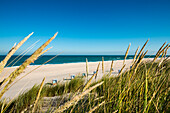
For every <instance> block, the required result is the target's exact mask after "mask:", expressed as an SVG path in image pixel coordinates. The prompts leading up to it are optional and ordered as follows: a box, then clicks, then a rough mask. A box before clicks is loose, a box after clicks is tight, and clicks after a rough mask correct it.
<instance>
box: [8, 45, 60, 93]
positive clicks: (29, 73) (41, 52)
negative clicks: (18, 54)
mask: <svg viewBox="0 0 170 113" xmlns="http://www.w3.org/2000/svg"><path fill="white" fill-rule="evenodd" d="M51 48H52V47H50V48H48V49H46V50H44V51H43V52H41V53H40V54H41V55H42V54H44V53H45V52H47V51H48V50H50V49H51ZM41 55H39V56H41ZM57 56H58V55H56V56H54V57H53V58H51V59H49V60H48V61H46V62H44V63H43V64H46V63H48V62H49V61H51V60H52V59H54V58H56V57H57ZM43 64H42V65H43ZM42 65H39V66H38V67H36V68H35V69H33V70H31V71H30V72H28V73H27V74H25V75H24V76H22V77H21V78H19V79H18V80H16V81H15V82H14V83H13V84H12V85H11V86H9V87H8V88H7V90H9V89H10V88H11V87H12V86H13V85H14V84H16V83H17V82H18V81H19V80H21V79H23V78H24V77H25V76H27V75H28V74H30V73H32V72H33V71H35V70H36V69H38V68H40V67H41V66H42Z"/></svg>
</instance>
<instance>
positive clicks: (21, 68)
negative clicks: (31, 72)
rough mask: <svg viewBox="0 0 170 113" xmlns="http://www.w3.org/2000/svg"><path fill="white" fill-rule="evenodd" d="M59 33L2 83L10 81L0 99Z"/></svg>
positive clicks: (0, 94)
mask: <svg viewBox="0 0 170 113" xmlns="http://www.w3.org/2000/svg"><path fill="white" fill-rule="evenodd" d="M57 34H58V32H57V33H56V34H54V36H53V37H51V38H50V39H49V40H48V41H47V42H45V43H44V44H43V45H42V46H41V47H40V48H38V49H37V50H36V51H35V52H34V53H33V54H32V55H31V56H30V57H29V58H28V59H27V60H26V61H25V62H24V63H23V64H22V65H20V66H19V67H18V68H17V69H16V70H15V71H13V72H12V73H11V74H10V75H9V76H8V77H7V78H6V79H5V80H4V81H3V83H2V85H4V84H5V83H6V82H7V81H8V80H9V81H8V83H7V84H6V86H5V87H4V89H3V90H2V91H1V93H0V98H1V97H2V96H3V94H4V93H5V92H6V90H7V88H8V87H9V85H10V84H11V83H12V82H13V81H14V80H15V78H16V77H17V76H19V75H20V73H22V72H23V71H24V69H25V68H26V67H27V66H28V65H29V64H30V63H33V62H34V61H35V60H36V59H37V58H38V57H39V54H40V53H41V52H42V50H43V49H44V48H45V47H46V46H47V45H48V44H49V43H50V42H51V41H52V40H53V39H54V38H55V37H56V36H57Z"/></svg>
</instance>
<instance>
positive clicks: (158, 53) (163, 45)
mask: <svg viewBox="0 0 170 113" xmlns="http://www.w3.org/2000/svg"><path fill="white" fill-rule="evenodd" d="M165 44H166V42H164V43H163V45H162V46H161V47H160V48H159V50H158V51H157V53H156V56H157V55H158V54H159V52H160V51H161V50H162V48H163V47H164V46H165Z"/></svg>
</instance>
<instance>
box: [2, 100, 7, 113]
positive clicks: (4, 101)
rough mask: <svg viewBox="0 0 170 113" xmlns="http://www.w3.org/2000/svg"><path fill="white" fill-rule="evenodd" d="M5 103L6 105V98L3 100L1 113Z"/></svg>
mask: <svg viewBox="0 0 170 113" xmlns="http://www.w3.org/2000/svg"><path fill="white" fill-rule="evenodd" d="M5 103H6V98H5V99H4V100H3V103H2V107H1V113H3V111H4V106H5Z"/></svg>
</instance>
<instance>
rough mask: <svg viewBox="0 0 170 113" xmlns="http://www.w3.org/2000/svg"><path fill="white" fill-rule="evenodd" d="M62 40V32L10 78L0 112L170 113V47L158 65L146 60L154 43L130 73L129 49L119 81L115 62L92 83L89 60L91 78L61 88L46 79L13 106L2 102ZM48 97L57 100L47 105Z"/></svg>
mask: <svg viewBox="0 0 170 113" xmlns="http://www.w3.org/2000/svg"><path fill="white" fill-rule="evenodd" d="M32 34H33V33H31V34H30V35H28V36H27V37H26V38H25V39H24V40H23V41H21V42H20V43H18V44H17V45H16V46H14V47H13V48H12V49H11V50H10V51H9V53H8V55H7V56H6V57H5V59H4V60H3V61H1V63H0V73H1V72H2V71H3V69H4V67H5V66H6V65H7V61H8V60H9V58H10V57H11V56H12V55H13V54H14V53H15V51H16V50H17V49H18V48H19V47H20V46H21V45H22V44H23V43H24V42H25V41H26V40H27V39H28V38H29V37H30V36H31V35H32ZM56 35H57V33H56V34H55V35H54V36H53V37H52V38H50V39H49V40H48V41H47V42H45V43H44V44H43V45H42V46H41V47H40V48H39V49H37V50H36V51H35V52H34V53H33V54H32V55H31V56H30V58H28V59H27V60H26V61H25V62H23V64H21V65H20V66H19V67H18V68H17V69H16V70H14V72H12V73H11V74H10V75H9V77H7V78H5V79H3V77H1V85H0V88H1V90H0V99H1V101H0V108H1V112H2V113H4V112H6V113H9V112H11V113H20V112H50V113H51V112H67V113H70V112H75V113H86V112H89V113H92V112H94V113H95V112H96V113H98V112H104V113H110V112H112V113H116V112H119V113H120V112H140V113H141V112H158V113H159V112H168V111H170V108H169V106H170V103H169V102H170V87H169V82H170V76H169V75H170V59H169V56H168V57H167V51H168V49H169V47H170V46H169V44H167V45H166V42H165V43H164V44H163V45H162V46H161V47H160V49H159V50H158V52H157V53H156V55H155V58H153V60H150V61H145V60H143V59H144V56H145V55H146V54H147V52H148V51H144V48H145V46H146V44H147V43H148V41H149V40H147V41H146V43H145V44H144V45H143V47H142V48H141V49H140V50H139V48H137V50H136V52H135V55H134V59H133V62H132V64H131V67H130V68H129V69H127V70H126V69H124V67H125V65H126V64H125V62H126V57H127V56H128V52H129V49H130V45H129V46H128V48H127V51H126V52H125V58H124V61H123V62H122V63H123V64H124V65H123V67H122V69H121V70H120V72H119V74H118V75H117V76H112V68H114V67H113V61H112V64H111V67H110V72H108V73H104V74H103V77H102V79H101V80H98V81H97V80H95V79H96V78H97V74H98V70H99V66H100V63H99V65H98V66H97V69H96V73H94V74H93V75H92V76H91V77H90V78H89V79H86V76H87V75H88V65H87V64H88V60H87V59H86V68H87V70H86V71H87V72H86V76H81V75H77V76H76V77H75V78H74V79H72V80H70V81H69V82H63V83H57V84H56V85H51V84H50V83H44V80H45V78H44V79H43V80H42V83H41V84H40V85H34V86H33V87H32V88H31V89H30V90H28V91H26V92H24V93H22V94H20V95H19V96H18V97H16V98H13V99H11V100H10V101H6V99H2V96H3V95H4V94H5V92H6V91H7V90H10V87H11V85H13V84H14V83H15V82H16V78H17V77H18V76H20V74H21V73H22V72H23V71H24V69H25V68H26V67H27V66H28V65H29V64H30V63H32V62H34V61H35V60H36V59H37V58H38V57H39V56H40V55H42V54H43V53H45V52H47V51H48V50H49V49H47V50H44V51H43V49H44V48H45V47H46V46H47V45H48V44H49V43H50V42H51V41H52V40H53V39H54V38H55V37H56ZM138 51H139V52H138ZM55 57H56V56H55ZM102 59H103V58H102ZM50 60H52V59H50ZM47 62H48V61H47ZM103 62H104V60H102V69H103V70H104V66H103ZM38 68H39V67H38ZM103 72H104V71H103ZM46 98H49V99H50V98H53V100H52V99H51V100H49V101H50V102H49V103H47V104H48V105H46V106H45V105H44V104H45V103H44V102H45V99H46ZM52 101H55V102H52ZM50 103H51V105H50Z"/></svg>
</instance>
